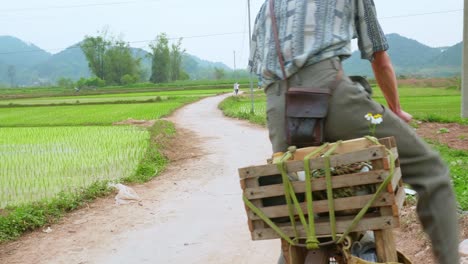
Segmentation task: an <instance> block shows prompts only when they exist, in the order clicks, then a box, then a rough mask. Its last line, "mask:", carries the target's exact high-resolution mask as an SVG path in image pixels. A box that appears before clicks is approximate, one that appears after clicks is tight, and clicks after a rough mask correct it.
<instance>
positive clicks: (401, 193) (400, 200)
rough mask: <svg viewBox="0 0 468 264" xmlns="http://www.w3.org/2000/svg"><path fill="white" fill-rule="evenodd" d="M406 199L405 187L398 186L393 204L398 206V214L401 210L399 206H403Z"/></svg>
mask: <svg viewBox="0 0 468 264" xmlns="http://www.w3.org/2000/svg"><path fill="white" fill-rule="evenodd" d="M405 199H406V193H405V188H403V187H399V188H398V191H397V194H396V195H395V204H396V206H397V207H398V214H399V213H400V211H401V208H403V204H404V203H405Z"/></svg>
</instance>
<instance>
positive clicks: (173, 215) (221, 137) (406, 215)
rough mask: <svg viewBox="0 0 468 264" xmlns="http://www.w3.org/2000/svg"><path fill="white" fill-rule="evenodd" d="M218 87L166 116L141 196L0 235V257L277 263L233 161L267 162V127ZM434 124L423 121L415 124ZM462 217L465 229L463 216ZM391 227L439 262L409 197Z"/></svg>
mask: <svg viewBox="0 0 468 264" xmlns="http://www.w3.org/2000/svg"><path fill="white" fill-rule="evenodd" d="M224 97H225V96H217V97H212V98H207V99H204V100H201V101H199V102H196V103H193V104H191V105H188V106H186V107H184V108H182V109H180V110H179V111H177V112H176V113H175V114H174V115H172V116H171V117H170V118H169V120H171V121H173V122H174V123H175V124H176V127H177V130H178V135H177V137H176V138H175V140H173V141H172V143H171V144H172V145H171V146H170V147H169V148H168V150H167V152H166V155H167V156H168V157H169V158H170V159H171V160H172V162H171V164H170V166H169V167H168V168H167V169H166V171H164V172H163V173H162V174H161V175H160V176H159V177H157V178H155V179H154V180H152V181H150V182H148V183H146V184H143V185H135V186H132V188H133V189H134V190H135V191H136V192H137V193H138V195H139V196H140V197H141V201H140V202H135V203H131V204H128V205H120V206H119V205H116V204H115V201H114V199H113V197H107V198H102V199H98V200H97V201H95V202H93V203H91V204H89V205H88V206H86V207H85V208H82V209H80V210H77V211H75V212H72V213H70V214H69V215H67V216H66V217H65V218H63V219H62V220H61V221H60V222H59V223H57V224H54V225H51V226H50V229H51V232H48V233H46V232H43V230H46V228H47V227H45V228H44V229H43V230H37V231H35V232H31V233H28V234H26V235H24V236H23V237H21V238H20V239H18V240H17V241H14V242H10V243H6V244H3V245H0V263H9V264H16V263H18V264H19V263H21V264H28V263H31V264H32V263H34V264H41V263H44V264H45V263H47V264H54V263H66V264H90V263H93V264H94V263H96V264H101V263H104V264H105V263H112V264H114V263H165V264H166V263H207V264H209V263H212V264H220V263H276V260H277V258H278V255H279V242H278V241H275V240H271V241H256V242H252V241H251V240H250V234H249V231H248V228H247V224H246V218H245V211H244V207H243V204H242V199H241V189H240V186H239V181H238V176H237V168H240V167H246V166H249V165H252V164H263V163H264V162H265V159H266V158H267V157H268V156H269V155H270V154H271V153H270V152H271V149H270V148H269V145H270V144H269V142H268V135H267V131H266V130H265V129H264V128H261V127H259V126H255V125H251V124H248V123H247V122H244V121H239V120H234V119H227V118H225V117H223V116H222V114H221V112H220V111H219V110H217V109H216V106H217V104H218V103H219V102H220V101H221V100H222V99H223V98H224ZM444 127H447V125H444ZM439 129H440V128H439V127H432V126H428V125H426V124H420V127H419V129H418V133H422V132H423V131H425V132H426V133H427V134H428V135H429V134H431V135H432V134H433V133H432V132H433V131H434V130H436V132H437V131H439ZM448 129H449V130H450V133H453V132H454V131H456V129H454V128H453V127H452V126H450V127H448ZM460 129H461V130H462V132H461V133H465V134H466V132H467V131H466V127H461V128H460ZM450 133H445V134H443V135H444V136H443V137H442V138H441V139H440V140H441V141H442V142H443V143H444V142H446V141H444V140H448V139H446V138H447V136H448V135H447V134H450ZM438 135H439V134H436V135H434V136H438ZM455 137H456V138H458V139H459V140H462V141H461V142H462V143H460V144H458V143H455V145H454V146H462V147H463V146H464V144H465V142H466V141H464V139H463V137H459V136H455ZM447 142H452V141H450V140H448V141H447ZM457 144H458V145H457ZM460 226H461V227H463V228H462V233H461V236H462V237H463V238H467V237H468V230H467V229H468V218H467V217H466V216H465V217H463V218H461V225H460ZM48 227H49V226H48ZM395 235H396V241H397V244H398V246H397V247H398V248H399V249H400V250H401V251H402V252H404V253H405V254H406V255H407V256H409V257H410V258H411V259H412V260H413V262H414V263H415V264H423V263H424V264H431V263H434V264H435V262H434V261H433V260H432V256H431V250H430V245H429V242H428V241H427V239H426V238H425V236H424V234H423V233H422V231H421V229H420V225H419V224H418V221H417V219H416V216H415V213H414V206H411V205H409V206H407V207H406V208H405V210H404V212H403V216H402V227H401V228H400V229H396V230H395Z"/></svg>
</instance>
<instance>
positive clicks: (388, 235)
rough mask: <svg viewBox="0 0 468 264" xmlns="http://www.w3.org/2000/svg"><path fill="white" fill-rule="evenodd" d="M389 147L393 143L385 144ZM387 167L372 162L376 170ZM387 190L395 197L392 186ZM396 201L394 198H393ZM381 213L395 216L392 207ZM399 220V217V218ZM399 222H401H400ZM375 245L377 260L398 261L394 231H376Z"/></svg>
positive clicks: (379, 161) (378, 161) (382, 209)
mask: <svg viewBox="0 0 468 264" xmlns="http://www.w3.org/2000/svg"><path fill="white" fill-rule="evenodd" d="M385 144H387V145H389V144H391V142H387V143H385ZM384 166H385V164H384V163H382V162H381V160H376V161H372V168H374V169H383V168H384ZM387 190H388V191H389V192H391V194H392V195H393V192H394V190H395V189H394V188H393V186H392V184H389V185H388V186H387ZM393 199H394V197H393ZM380 213H381V214H382V216H383V217H385V216H393V210H392V208H391V207H389V208H385V207H384V208H380ZM397 219H398V217H397ZM398 222H399V221H398ZM398 224H399V223H398ZM374 236H375V245H376V251H377V259H378V260H379V261H381V262H390V261H394V262H396V261H398V258H397V253H396V248H395V240H394V238H393V231H392V230H384V229H382V230H380V228H379V230H375V231H374Z"/></svg>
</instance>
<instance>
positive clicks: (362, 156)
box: [239, 146, 387, 179]
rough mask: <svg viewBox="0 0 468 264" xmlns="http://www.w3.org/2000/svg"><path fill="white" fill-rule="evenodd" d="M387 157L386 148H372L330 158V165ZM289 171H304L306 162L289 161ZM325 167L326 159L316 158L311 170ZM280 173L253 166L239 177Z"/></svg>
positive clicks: (313, 160) (241, 172)
mask: <svg viewBox="0 0 468 264" xmlns="http://www.w3.org/2000/svg"><path fill="white" fill-rule="evenodd" d="M386 156H387V153H386V151H385V147H384V146H371V147H369V148H366V149H363V150H360V151H355V152H351V153H345V154H338V155H333V156H331V157H330V165H331V166H332V167H337V166H341V165H347V164H351V163H355V162H360V161H367V160H370V161H372V160H376V159H381V158H384V157H386ZM286 166H287V170H288V171H290V172H294V171H303V170H304V162H303V161H289V162H287V163H286ZM324 167H325V159H324V158H316V159H312V160H311V161H310V169H311V170H314V169H321V168H324ZM279 173H280V172H279V171H278V168H277V167H276V165H275V164H272V165H261V166H251V167H246V168H240V169H239V176H240V178H241V179H246V178H256V177H259V176H268V175H277V174H279Z"/></svg>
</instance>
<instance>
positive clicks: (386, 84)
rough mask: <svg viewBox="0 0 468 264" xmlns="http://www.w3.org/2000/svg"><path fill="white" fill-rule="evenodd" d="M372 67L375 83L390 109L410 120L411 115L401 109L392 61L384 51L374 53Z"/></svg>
mask: <svg viewBox="0 0 468 264" xmlns="http://www.w3.org/2000/svg"><path fill="white" fill-rule="evenodd" d="M372 69H373V70H374V75H375V79H376V81H377V84H378V85H379V87H380V89H381V90H382V93H383V94H384V96H385V100H386V101H387V104H388V107H389V108H390V110H392V112H393V113H395V114H396V115H397V116H398V117H400V118H401V119H402V120H403V121H405V122H409V121H411V119H412V118H413V117H412V116H411V115H410V114H408V113H406V112H405V111H403V110H402V109H401V106H400V98H399V96H398V87H397V80H396V76H395V71H394V70H393V65H392V62H391V60H390V57H389V56H388V54H387V52H386V51H378V52H375V53H374V59H373V60H372Z"/></svg>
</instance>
